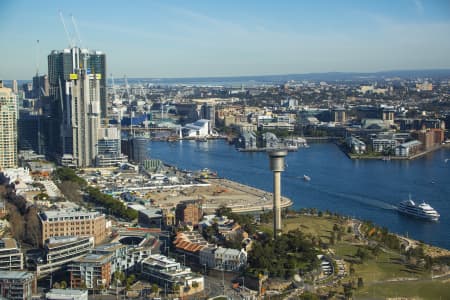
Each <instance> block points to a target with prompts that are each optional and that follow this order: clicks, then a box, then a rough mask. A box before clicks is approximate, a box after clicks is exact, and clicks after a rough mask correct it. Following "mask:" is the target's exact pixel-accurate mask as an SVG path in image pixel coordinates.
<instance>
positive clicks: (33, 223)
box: [24, 206, 42, 247]
mask: <svg viewBox="0 0 450 300" xmlns="http://www.w3.org/2000/svg"><path fill="white" fill-rule="evenodd" d="M38 213H39V212H38V209H37V207H36V206H31V207H30V208H29V209H28V210H27V213H26V214H25V216H24V219H25V222H26V223H25V240H26V241H28V242H29V243H30V244H32V245H33V246H34V247H38V245H39V243H40V241H41V240H42V233H41V230H40V224H39V223H40V222H39V217H38Z"/></svg>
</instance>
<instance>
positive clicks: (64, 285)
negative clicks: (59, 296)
mask: <svg viewBox="0 0 450 300" xmlns="http://www.w3.org/2000/svg"><path fill="white" fill-rule="evenodd" d="M59 286H60V287H61V288H62V289H66V288H67V282H66V281H65V280H63V281H61V282H60V284H59Z"/></svg>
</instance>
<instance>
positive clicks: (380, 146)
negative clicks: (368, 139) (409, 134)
mask: <svg viewBox="0 0 450 300" xmlns="http://www.w3.org/2000/svg"><path fill="white" fill-rule="evenodd" d="M397 144H398V142H397V141H396V140H394V139H383V138H374V139H372V149H373V152H383V151H385V150H390V149H394V148H395V147H397Z"/></svg>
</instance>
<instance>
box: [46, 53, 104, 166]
mask: <svg viewBox="0 0 450 300" xmlns="http://www.w3.org/2000/svg"><path fill="white" fill-rule="evenodd" d="M48 73H49V75H48V77H49V83H50V96H51V97H52V98H53V103H52V107H53V109H52V110H51V111H52V116H51V118H50V119H51V120H52V121H53V123H52V124H51V125H50V126H48V127H49V128H48V129H49V133H47V135H48V137H49V139H50V140H52V141H51V142H50V144H51V145H52V146H53V147H52V148H53V151H54V152H55V153H54V156H55V157H56V158H57V159H58V160H59V161H60V163H61V164H63V165H67V166H75V167H87V166H92V165H94V163H95V156H96V154H97V148H96V147H97V140H98V129H99V127H100V124H101V117H102V116H106V88H105V83H106V80H105V73H106V59H105V54H104V53H102V52H99V51H89V50H87V49H80V48H77V47H73V48H70V49H64V50H62V51H58V50H54V51H52V52H51V53H50V55H49V56H48ZM52 125H53V126H52Z"/></svg>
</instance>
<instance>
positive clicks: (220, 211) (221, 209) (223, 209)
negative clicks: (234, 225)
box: [216, 205, 232, 217]
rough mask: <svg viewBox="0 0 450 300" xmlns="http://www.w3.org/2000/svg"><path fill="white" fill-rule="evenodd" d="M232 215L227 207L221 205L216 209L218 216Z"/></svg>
mask: <svg viewBox="0 0 450 300" xmlns="http://www.w3.org/2000/svg"><path fill="white" fill-rule="evenodd" d="M231 213H232V211H231V208H229V207H226V206H225V205H221V206H220V207H219V208H218V209H216V216H218V217H222V216H229V215H230V214H231Z"/></svg>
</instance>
